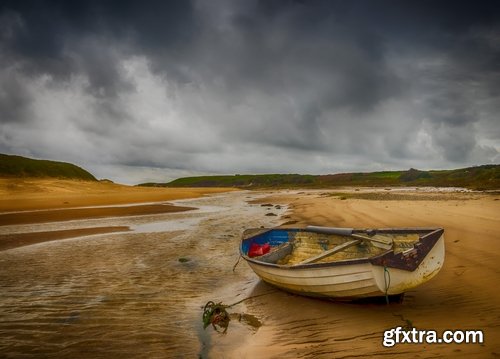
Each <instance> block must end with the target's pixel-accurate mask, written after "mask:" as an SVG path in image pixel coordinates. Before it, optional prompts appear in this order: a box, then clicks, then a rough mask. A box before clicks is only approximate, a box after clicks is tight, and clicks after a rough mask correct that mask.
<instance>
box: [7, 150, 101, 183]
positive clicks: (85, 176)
mask: <svg viewBox="0 0 500 359" xmlns="http://www.w3.org/2000/svg"><path fill="white" fill-rule="evenodd" d="M0 177H54V178H65V179H79V180H86V181H96V178H95V177H94V176H93V175H92V174H90V173H89V172H87V171H85V170H84V169H83V168H80V167H78V166H75V165H73V164H71V163H66V162H56V161H48V160H34V159H31V158H26V157H21V156H13V155H4V154H0Z"/></svg>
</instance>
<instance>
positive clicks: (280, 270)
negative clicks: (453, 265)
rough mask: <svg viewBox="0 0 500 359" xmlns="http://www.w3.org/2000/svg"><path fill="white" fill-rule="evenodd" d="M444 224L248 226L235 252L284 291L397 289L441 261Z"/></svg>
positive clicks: (355, 293)
mask: <svg viewBox="0 0 500 359" xmlns="http://www.w3.org/2000/svg"><path fill="white" fill-rule="evenodd" d="M443 234H444V229H442V228H387V229H352V228H331V227H316V226H309V227H307V228H305V229H304V228H291V229H290V228H273V229H252V230H246V231H245V232H244V233H243V238H242V240H241V244H240V253H241V255H242V257H243V258H244V259H245V260H246V261H247V262H248V264H249V265H250V267H251V268H252V269H253V271H254V272H255V273H256V274H257V275H258V276H259V277H260V278H261V279H262V280H264V281H265V282H267V283H269V284H272V285H274V286H276V287H278V288H281V289H284V290H286V291H289V292H293V293H297V294H301V295H306V296H313V297H328V298H338V299H348V300H350V299H358V298H368V297H380V296H386V297H387V296H391V295H398V294H402V293H404V292H406V291H408V290H411V289H413V288H416V287H417V286H419V285H421V284H423V283H425V282H427V281H428V280H429V279H431V278H432V277H434V276H435V275H436V274H437V273H438V272H439V270H440V269H441V268H442V266H443V263H444V252H445V251H444V235H443Z"/></svg>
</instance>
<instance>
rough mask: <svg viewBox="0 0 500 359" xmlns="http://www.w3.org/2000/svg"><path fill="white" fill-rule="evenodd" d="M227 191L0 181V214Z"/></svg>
mask: <svg viewBox="0 0 500 359" xmlns="http://www.w3.org/2000/svg"><path fill="white" fill-rule="evenodd" d="M230 190H231V189H229V188H159V187H135V186H125V185H120V184H115V183H109V182H89V181H74V180H60V179H37V178H35V179H29V178H28V179H25V178H22V179H11V178H0V213H1V212H9V211H27V210H38V209H55V208H73V207H86V206H103V205H116V204H130V203H145V202H160V201H173V200H177V199H184V198H196V197H200V196H203V195H206V194H210V193H220V192H227V191H230Z"/></svg>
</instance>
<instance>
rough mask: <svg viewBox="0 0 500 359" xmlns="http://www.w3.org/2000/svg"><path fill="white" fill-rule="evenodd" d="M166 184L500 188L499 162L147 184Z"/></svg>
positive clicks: (201, 178) (242, 186) (245, 186)
mask: <svg viewBox="0 0 500 359" xmlns="http://www.w3.org/2000/svg"><path fill="white" fill-rule="evenodd" d="M142 186H162V187H163V186H165V187H238V188H329V187H340V186H375V187H377V186H379V187H380V186H438V187H465V188H471V189H478V190H488V189H500V165H484V166H477V167H468V168H461V169H456V170H439V171H420V170H416V169H413V168H412V169H409V170H407V171H384V172H370V173H339V174H331V175H298V174H268V175H232V176H200V177H185V178H179V179H176V180H174V181H172V182H169V183H163V184H161V183H160V184H158V183H145V184H142Z"/></svg>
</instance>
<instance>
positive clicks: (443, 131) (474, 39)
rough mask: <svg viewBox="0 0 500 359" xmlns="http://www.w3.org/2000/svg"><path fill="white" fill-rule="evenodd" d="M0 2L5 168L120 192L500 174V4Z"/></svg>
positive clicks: (0, 149)
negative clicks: (93, 181) (77, 172)
mask: <svg viewBox="0 0 500 359" xmlns="http://www.w3.org/2000/svg"><path fill="white" fill-rule="evenodd" d="M0 4H1V5H0V84H1V87H0V153H8V154H19V155H24V156H28V157H34V158H44V159H53V160H59V161H67V162H72V163H75V164H77V165H80V166H82V167H84V168H86V169H88V170H90V171H91V172H92V173H93V174H94V175H95V176H96V177H98V178H109V179H112V180H114V181H117V182H121V183H139V182H145V181H160V182H165V181H168V180H170V179H173V178H176V177H180V176H187V175H193V174H206V173H209V174H234V173H311V174H327V173H338V172H344V171H375V170H394V169H408V168H410V167H414V168H419V169H444V168H447V169H448V168H460V167H466V166H470V165H479V164H489V163H497V164H498V163H500V11H499V8H500V5H499V4H500V3H499V2H498V1H491V2H488V1H468V2H465V1H457V0H455V1H439V0H432V1H425V0H419V1H399V0H393V1H377V0H365V1H357V0H343V1H272V0H271V1H269V0H265V1H264V0H263V1H253V0H234V1H230V0H204V1H202V0H200V1H191V2H190V1H186V0H182V1H152V2H151V1H92V0H86V1H77V0H72V1H64V0H61V1H22V0H14V1H0Z"/></svg>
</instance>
